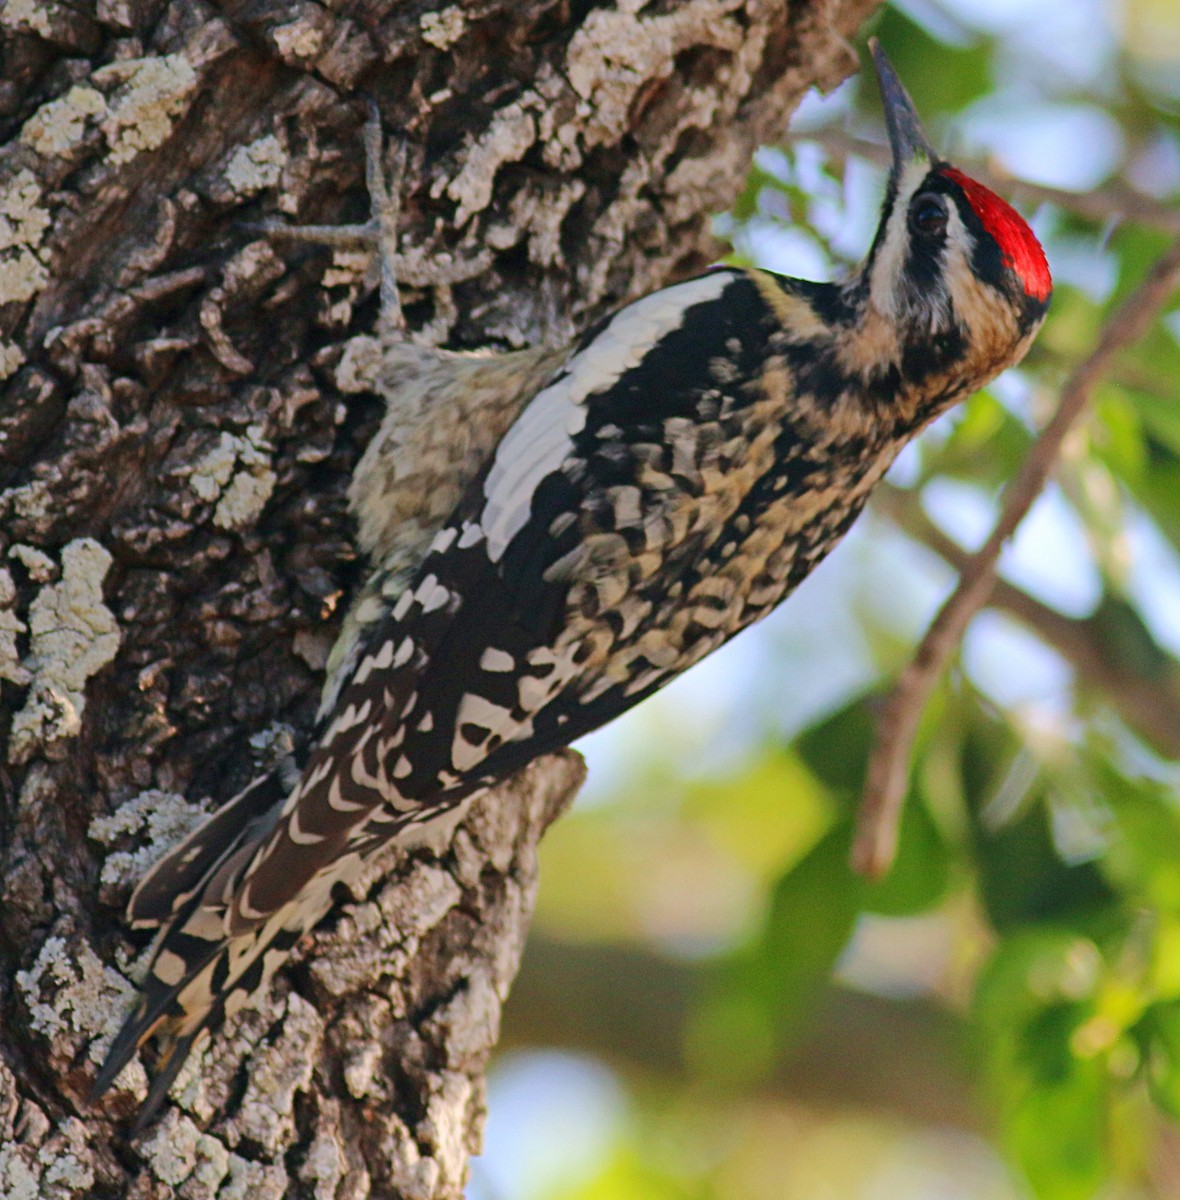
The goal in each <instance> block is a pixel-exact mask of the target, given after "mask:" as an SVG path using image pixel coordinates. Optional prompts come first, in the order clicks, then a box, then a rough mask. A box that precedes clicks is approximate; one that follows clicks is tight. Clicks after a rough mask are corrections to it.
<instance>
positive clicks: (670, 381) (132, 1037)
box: [97, 55, 1050, 1108]
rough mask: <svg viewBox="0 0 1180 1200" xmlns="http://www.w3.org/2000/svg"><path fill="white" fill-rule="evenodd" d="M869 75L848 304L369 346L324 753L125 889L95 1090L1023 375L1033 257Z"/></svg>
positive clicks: (984, 194) (811, 549) (645, 684)
mask: <svg viewBox="0 0 1180 1200" xmlns="http://www.w3.org/2000/svg"><path fill="white" fill-rule="evenodd" d="M877 65H878V73H879V75H880V78H881V83H882V90H883V93H884V96H885V103H886V114H887V118H888V121H889V131H890V137H891V141H892V144H893V150H894V157H895V165H894V168H893V171H892V174H891V177H890V181H889V187H888V193H887V196H886V199H885V204H884V211H883V213H882V218H881V225H880V228H879V230H878V233H877V236H876V239H875V241H874V243H873V246H872V249H871V251H870V253H869V256H868V259H867V261H866V263H865V264H864V266H863V268H862V269H861V270H860V271H859V272H858V273H857V274H856V275H854V276H853V277H852V278H851V279H850V280H848V281H847V282H846V283H844V284H840V285H837V284H821V283H808V282H803V281H800V280H795V279H787V278H782V277H778V276H774V275H771V274H768V273H765V272H761V271H750V270H740V269H736V268H720V269H717V270H713V271H710V272H708V273H707V274H705V275H702V276H700V277H699V278H696V279H690V280H688V281H687V282H684V283H680V284H677V285H676V286H674V287H670V288H667V289H665V290H663V291H660V292H656V293H654V294H653V295H650V296H647V297H645V298H644V299H641V300H639V301H637V302H636V303H634V304H631V305H630V306H628V307H627V308H624V309H622V310H621V311H620V312H618V313H617V314H616V315H615V316H613V317H612V318H610V319H609V320H607V321H604V322H603V323H601V324H600V325H599V326H598V327H596V328H595V329H592V330H591V331H590V332H588V333H587V334H586V335H585V336H584V337H582V338H581V339H580V341H578V342H577V343H576V344H575V345H573V346H572V347H569V348H568V349H566V350H564V351H557V352H554V351H526V352H522V353H520V354H516V355H506V356H503V357H502V358H499V359H494V358H493V359H489V358H474V357H470V356H461V355H448V354H446V353H445V352H437V351H428V350H423V349H421V348H418V347H414V346H413V345H412V344H410V343H409V342H408V341H406V340H405V339H404V338H403V337H402V336H401V335H400V334H398V333H396V332H395V331H393V330H392V328H387V329H386V330H385V334H384V335H383V336H382V337H379V338H377V339H369V340H367V341H366V342H365V343H364V345H363V348H362V350H361V351H360V352H359V353H362V354H367V355H369V356H370V358H371V359H372V362H371V364H370V366H371V375H372V376H373V377H375V378H376V379H377V380H378V382H377V384H376V385H375V386H376V387H377V389H378V390H380V391H382V392H383V393H384V394H385V395H386V396H387V397H388V398H389V401H390V415H389V417H388V418H387V420H386V423H385V425H384V426H383V427H382V431H381V432H380V433H379V434H378V436H377V439H376V440H375V442H374V444H373V446H371V447H370V449H369V451H368V453H367V454H366V455H365V459H364V461H363V462H362V464H361V467H360V469H359V470H358V475H357V483H356V485H355V486H354V490H353V500H354V507H355V510H356V512H357V515H358V520H359V524H360V535H361V542H362V545H363V547H364V549H365V550H366V551H368V552H369V553H370V554H371V555H372V556H373V559H374V562H375V564H376V567H375V572H374V575H373V577H372V579H371V580H370V581H369V583H368V584H367V585H366V588H365V589H364V591H363V593H362V595H361V597H360V598H359V599H358V601H357V603H356V604H355V605H354V607H353V610H352V613H351V614H350V616H349V619H348V622H347V624H346V629H345V633H344V634H343V635H342V638H341V642H340V645H339V646H338V647H337V651H336V652H335V654H334V656H333V661H332V667H331V670H330V677H329V682H328V684H327V686H326V688H325V703H324V707H323V709H322V710H321V719H320V724H319V727H318V729H317V731H316V737H315V741H314V743H313V748H312V750H311V752H310V754H309V757H308V759H307V762H306V765H305V767H304V769H303V772H302V776H301V777H300V778H299V779H298V782H297V783H294V784H293V786H291V787H290V788H288V787H286V786H284V785H283V783H282V782H280V780H279V777H278V776H277V775H272V776H268V777H267V778H266V779H264V780H260V781H258V782H257V783H256V784H255V785H252V787H251V788H250V789H248V790H247V791H246V792H244V793H242V795H241V796H239V797H237V798H236V799H234V800H233V801H231V802H230V803H229V804H228V805H227V806H226V807H225V808H223V809H222V810H220V811H219V812H218V813H216V814H215V815H214V816H213V817H212V818H211V819H210V821H209V822H208V823H207V824H206V825H204V826H203V827H201V828H200V829H198V830H197V831H196V832H195V833H194V834H193V835H192V836H191V837H190V838H189V839H188V840H187V841H186V842H184V843H183V844H182V845H180V846H178V847H177V848H176V849H174V850H173V851H172V852H171V853H170V854H169V855H168V856H167V857H166V858H164V859H163V860H162V861H161V862H160V863H159V864H158V865H157V866H156V867H155V868H154V869H153V870H152V872H151V873H150V874H149V875H148V876H147V877H146V878H145V879H144V880H143V882H142V883H141V884H140V886H139V888H138V889H137V891H136V893H135V895H134V897H133V898H132V901H131V905H130V909H129V914H130V917H131V920H132V921H133V922H134V923H135V924H137V925H140V926H152V925H158V926H160V927H161V935H160V940H159V943H158V947H157V950H156V955H155V959H154V962H153V965H152V968H151V973H150V975H149V977H148V979H147V981H146V983H145V985H144V989H143V996H142V999H141V1002H140V1004H139V1006H138V1008H137V1010H136V1011H135V1013H134V1014H133V1015H132V1016H131V1017H130V1018H129V1020H128V1022H127V1024H126V1025H125V1027H124V1029H123V1030H122V1032H121V1033H120V1035H119V1037H118V1038H117V1040H116V1042H115V1044H114V1045H113V1046H112V1048H111V1051H110V1054H109V1057H108V1059H107V1062H106V1064H105V1065H104V1067H103V1069H102V1072H101V1073H100V1077H99V1080H98V1083H97V1091H98V1092H101V1091H102V1090H103V1089H105V1088H106V1087H108V1086H109V1085H110V1083H111V1082H112V1080H113V1079H114V1077H115V1075H116V1074H117V1073H118V1071H119V1070H120V1069H121V1067H122V1066H123V1065H124V1064H125V1063H126V1061H127V1060H128V1059H129V1058H130V1057H131V1055H132V1054H134V1052H135V1050H136V1048H137V1047H138V1046H139V1045H140V1044H141V1043H142V1042H143V1041H144V1040H145V1039H146V1038H147V1037H149V1036H150V1035H151V1034H152V1033H154V1032H157V1031H160V1032H162V1033H163V1034H164V1035H165V1036H166V1039H167V1043H166V1044H167V1047H168V1048H167V1049H166V1051H165V1054H164V1057H163V1058H162V1060H161V1065H160V1067H159V1070H158V1075H157V1081H156V1086H155V1087H154V1088H153V1093H152V1096H151V1097H150V1098H149V1101H148V1107H149V1108H150V1107H151V1106H152V1105H153V1104H155V1103H156V1102H158V1100H159V1099H160V1097H161V1096H162V1094H163V1091H164V1090H165V1088H166V1087H167V1084H168V1082H169V1080H170V1079H171V1077H172V1075H173V1074H174V1072H175V1069H176V1068H177V1067H178V1066H179V1064H180V1062H181V1061H182V1060H183V1058H184V1056H185V1054H186V1053H187V1051H188V1050H189V1048H190V1046H191V1044H192V1042H193V1040H194V1039H195V1037H196V1036H197V1035H198V1034H199V1033H200V1032H201V1031H203V1030H205V1029H212V1028H216V1027H217V1026H218V1025H219V1024H220V1022H221V1021H222V1020H223V1019H224V1017H225V1016H226V1015H228V1014H229V1013H231V1012H233V1011H234V1010H235V1009H237V1008H240V1007H241V1006H242V1005H244V1004H245V1003H247V1001H248V1000H249V997H250V996H251V995H252V994H253V993H254V992H255V991H256V990H257V989H258V988H259V987H260V986H261V985H262V984H264V983H265V982H266V981H267V979H269V977H270V975H271V973H272V972H273V971H274V969H275V968H276V967H277V966H278V965H279V964H280V963H281V962H282V961H283V960H284V958H285V957H286V956H287V954H288V953H289V951H290V949H291V947H292V946H293V945H294V944H295V942H296V941H297V940H298V939H299V937H300V936H301V935H302V933H303V932H304V931H306V930H307V929H309V928H310V927H311V926H312V925H314V924H315V922H316V921H318V920H319V918H320V917H321V916H322V915H323V913H324V912H325V911H326V909H327V907H328V906H329V903H330V891H331V888H332V886H333V884H334V883H336V882H338V881H340V880H347V879H348V878H349V877H350V876H351V875H353V874H355V872H356V871H357V870H358V869H359V867H360V866H361V865H362V864H363V863H364V862H365V861H367V860H368V859H369V858H371V856H372V855H373V854H375V853H376V852H377V851H378V850H380V849H381V848H382V847H384V846H385V845H387V844H388V843H389V842H391V841H402V840H406V839H408V838H410V837H411V836H412V835H413V833H414V831H415V829H418V828H420V827H423V826H430V825H432V824H434V823H437V822H440V821H443V820H446V819H448V818H450V819H453V818H454V816H455V814H456V812H457V811H459V809H458V806H459V805H460V804H461V802H462V801H463V800H464V799H466V798H468V797H471V796H472V795H474V794H477V793H479V792H480V791H482V790H485V789H486V788H488V787H489V786H490V785H492V784H494V783H496V782H497V781H499V780H502V779H505V778H506V777H507V776H509V775H510V774H512V773H513V772H514V771H516V770H517V769H518V768H520V767H521V766H523V765H524V764H525V763H527V762H529V761H530V760H531V759H534V758H536V757H537V756H538V755H540V754H543V753H545V752H547V751H551V750H554V749H556V748H558V747H560V746H564V745H566V744H567V743H569V742H570V741H572V740H574V739H576V738H578V737H580V736H581V735H583V734H585V733H587V732H589V731H590V730H592V729H595V728H597V727H598V726H600V725H602V724H603V723H604V722H606V721H609V720H611V719H612V718H613V717H615V716H617V715H618V714H619V713H621V712H623V711H625V710H626V709H628V708H630V707H631V706H632V705H633V704H636V703H638V702H639V701H641V700H642V699H643V698H644V697H646V696H648V695H650V694H651V693H652V692H654V691H655V690H656V689H657V688H659V687H661V686H663V685H664V684H665V683H667V682H668V681H669V680H671V679H672V678H674V677H675V676H676V675H678V674H680V673H681V672H682V671H684V670H685V669H686V668H687V667H689V666H691V665H692V664H693V663H695V662H697V661H698V660H699V659H701V658H703V657H704V656H705V655H706V654H708V653H709V652H710V651H712V650H714V649H716V648H717V647H718V646H720V645H721V644H722V643H724V642H725V641H727V640H728V639H729V638H731V637H732V636H733V635H734V634H735V633H737V632H738V631H739V630H741V629H743V628H745V627H746V626H747V625H749V624H751V623H752V622H754V621H756V620H758V619H759V618H761V617H763V616H765V615H766V614H767V613H768V612H770V611H771V610H772V609H773V608H774V607H775V606H776V605H777V604H778V603H779V602H780V601H781V600H782V599H783V598H784V596H786V595H787V594H788V593H789V592H790V591H791V590H792V589H793V588H794V587H795V586H796V585H797V584H798V583H799V582H800V581H801V580H803V579H804V578H805V577H806V576H807V575H808V573H809V572H810V571H811V570H812V568H813V567H814V566H815V565H816V563H818V562H819V560H820V559H821V558H823V556H824V555H825V554H826V553H827V552H828V551H829V550H830V549H831V548H832V546H833V545H834V544H835V543H836V541H837V540H838V539H839V538H840V536H841V535H842V534H843V533H844V532H845V531H846V530H847V529H848V527H849V526H850V525H851V524H852V522H853V521H854V520H855V518H856V516H857V514H858V513H859V512H860V510H861V508H862V506H863V505H864V503H865V500H866V498H867V496H868V494H869V492H870V490H871V489H872V487H873V485H874V484H875V483H876V482H877V480H878V479H879V478H880V477H881V475H882V473H883V472H884V471H885V470H886V468H887V467H888V466H889V464H890V463H891V462H892V461H893V459H894V457H895V455H896V454H897V452H898V450H899V449H900V448H901V447H902V446H903V445H904V444H905V443H906V442H907V441H908V440H909V439H910V438H912V437H913V436H914V435H915V434H916V433H917V432H918V431H919V430H920V429H922V428H923V426H925V425H926V424H927V423H928V422H929V421H931V420H932V419H933V418H934V417H936V416H937V415H938V414H939V413H941V412H943V411H944V410H945V409H947V408H948V407H949V406H950V405H952V404H954V403H955V402H956V401H958V400H960V399H962V398H963V397H964V396H966V395H967V394H969V393H970V392H971V391H973V390H975V389H976V388H978V387H979V386H981V385H982V384H983V383H985V382H986V381H987V380H989V379H991V378H992V377H993V376H995V375H996V374H997V373H998V372H999V371H1001V370H1002V369H1003V368H1005V367H1007V366H1008V365H1010V364H1011V363H1014V362H1016V361H1018V360H1019V359H1020V358H1021V357H1022V356H1023V354H1024V353H1025V351H1026V350H1027V348H1028V346H1029V343H1030V342H1031V340H1032V337H1033V335H1034V334H1035V332H1036V330H1037V328H1038V327H1039V325H1040V322H1041V320H1042V319H1043V316H1044V313H1045V309H1046V305H1047V303H1048V299H1049V291H1050V281H1049V274H1048V268H1047V266H1046V264H1045V259H1044V256H1043V253H1042V252H1041V249H1040V246H1039V245H1038V244H1037V242H1036V239H1035V238H1034V237H1033V235H1032V233H1031V231H1029V229H1028V227H1027V226H1026V225H1025V223H1024V222H1023V221H1022V220H1021V218H1020V217H1019V216H1018V215H1017V214H1016V213H1015V212H1014V211H1013V210H1012V209H1010V208H1009V207H1008V206H1007V205H1006V204H1004V203H1003V201H1001V200H999V199H998V198H997V197H995V196H994V195H993V194H992V193H990V192H988V191H986V189H984V188H982V187H981V186H980V185H979V184H977V183H975V182H974V181H972V180H970V179H969V178H968V177H967V176H965V175H963V174H962V173H960V172H958V171H957V170H955V169H954V168H952V167H950V166H948V165H947V164H945V163H943V162H941V161H940V160H939V159H938V158H937V156H936V155H935V154H934V153H933V151H932V150H931V149H930V147H929V145H928V143H927V142H926V140H925V137H924V135H923V134H922V131H921V128H920V126H919V124H918V121H917V117H916V114H915V113H914V111H913V108H912V105H911V104H910V101H909V99H908V97H907V96H906V95H905V92H904V90H903V89H902V88H901V85H900V83H899V82H898V81H897V79H896V77H895V76H894V75H893V73H892V70H891V69H890V68H889V66H888V64H887V63H886V62H885V61H884V59H883V57H882V56H880V55H878V64H877ZM369 149H370V157H372V146H370V147H369ZM370 185H371V187H376V186H378V185H377V184H376V182H375V181H374V179H373V177H372V173H371V183H370ZM386 219H387V224H391V222H390V221H389V220H388V214H387V215H386ZM386 234H387V239H386V250H387V251H388V249H389V245H388V235H389V230H388V229H387V230H386ZM387 258H388V255H387ZM384 290H385V293H386V300H387V303H389V304H393V302H394V299H395V293H393V294H390V293H391V292H392V288H391V287H390V286H389V285H388V280H387V286H386V288H385V289H384ZM411 494H412V495H413V496H416V497H417V499H416V501H413V500H411V501H409V502H407V501H405V497H406V496H407V495H411ZM424 494H426V495H430V496H431V497H433V498H434V504H435V508H436V509H437V511H435V512H434V513H433V516H430V515H429V514H428V518H427V519H424V518H423V517H422V513H421V511H420V508H421V497H422V496H423V495H424ZM403 508H404V509H405V511H404V512H403V511H402V509H403Z"/></svg>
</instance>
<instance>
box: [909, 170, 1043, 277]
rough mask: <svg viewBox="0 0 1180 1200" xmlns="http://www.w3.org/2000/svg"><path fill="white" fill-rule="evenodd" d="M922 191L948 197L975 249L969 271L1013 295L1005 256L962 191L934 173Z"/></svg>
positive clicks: (943, 176)
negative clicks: (939, 193)
mask: <svg viewBox="0 0 1180 1200" xmlns="http://www.w3.org/2000/svg"><path fill="white" fill-rule="evenodd" d="M921 190H923V191H930V192H941V193H942V194H943V195H944V196H946V197H948V199H949V200H950V202H951V203H952V204H953V205H954V206H955V211H956V212H958V214H959V219H960V220H961V221H962V222H963V226H964V228H965V229H966V230H967V232H968V233H969V234H970V235H971V240H972V241H973V242H974V248H973V249H972V251H971V269H972V271H973V272H974V273H975V275H976V276H977V277H978V278H979V279H982V280H983V282H984V283H990V284H991V285H992V287H994V288H996V289H998V290H999V291H1001V292H1003V293H1005V294H1006V295H1012V287H1011V280H1010V272H1009V270H1008V268H1007V267H1006V266H1005V265H1004V256H1003V255H1002V254H1001V253H1000V247H999V246H998V245H997V244H996V240H995V238H993V237H992V235H991V234H990V233H988V231H987V230H986V229H985V228H984V225H983V222H982V221H981V220H980V219H979V216H978V215H977V214H976V212H975V209H974V208H972V207H971V202H970V201H969V200H968V199H967V197H966V195H965V194H964V192H963V189H962V188H961V187H960V186H959V185H958V184H957V183H956V182H955V181H954V180H953V179H948V178H947V177H946V176H945V175H941V174H939V173H938V172H937V171H931V173H930V174H929V175H928V176H927V177H926V179H925V181H924V182H923V184H922V189H921ZM1022 290H1023V289H1022Z"/></svg>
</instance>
